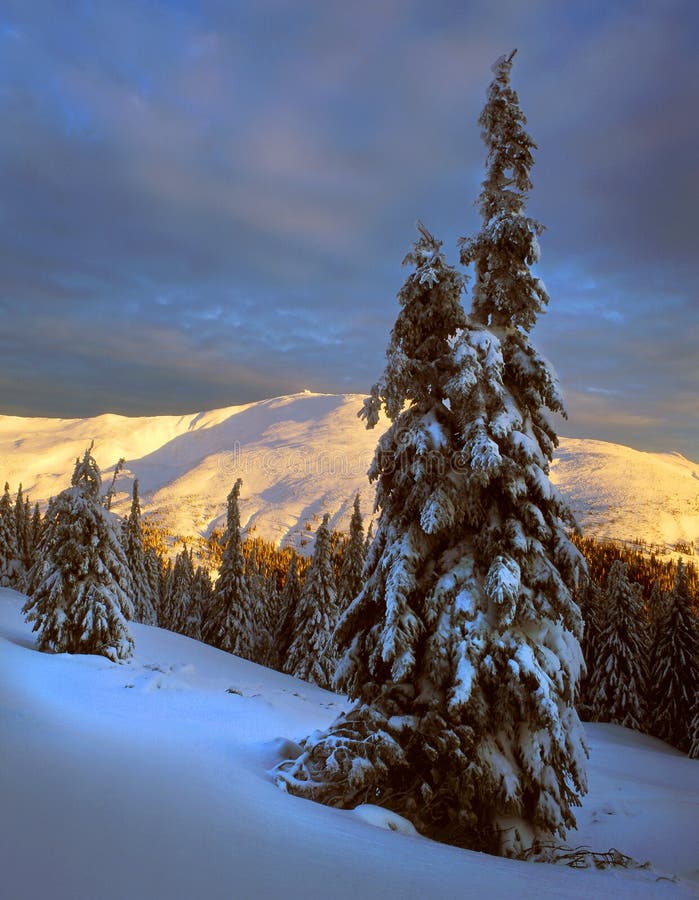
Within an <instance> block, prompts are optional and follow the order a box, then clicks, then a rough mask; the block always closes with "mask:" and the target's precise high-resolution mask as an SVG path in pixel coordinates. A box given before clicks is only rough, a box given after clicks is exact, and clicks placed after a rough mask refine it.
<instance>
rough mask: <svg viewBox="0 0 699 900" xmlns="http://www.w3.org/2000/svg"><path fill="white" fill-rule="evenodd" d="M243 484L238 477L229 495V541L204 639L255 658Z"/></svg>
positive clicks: (241, 654)
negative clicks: (240, 502) (242, 517)
mask: <svg viewBox="0 0 699 900" xmlns="http://www.w3.org/2000/svg"><path fill="white" fill-rule="evenodd" d="M242 484H243V482H242V479H240V478H239V479H238V480H237V481H236V483H235V484H234V485H233V488H232V490H231V492H230V494H229V495H228V517H227V527H226V543H225V546H224V548H223V555H222V557H221V569H220V573H219V577H218V580H217V581H216V585H215V587H214V595H213V598H212V601H211V606H210V609H209V614H208V618H207V620H206V623H205V627H204V640H205V641H207V642H208V643H209V644H213V645H214V647H218V648H219V649H221V650H227V651H228V652H229V653H235V654H236V655H237V656H242V657H244V658H245V659H254V657H255V643H256V639H257V624H256V622H255V611H256V606H257V603H256V598H255V596H254V593H253V591H252V590H251V587H250V584H249V581H248V577H247V574H246V566H245V556H244V554H243V541H242V537H241V530H240V508H239V506H238V500H239V497H240V488H241V487H242Z"/></svg>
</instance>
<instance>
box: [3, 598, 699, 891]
mask: <svg viewBox="0 0 699 900" xmlns="http://www.w3.org/2000/svg"><path fill="white" fill-rule="evenodd" d="M22 600H23V598H22V597H21V596H20V595H19V594H16V593H14V592H12V591H9V590H4V589H0V896H2V897H3V898H7V900H39V898H45V897H51V898H52V900H140V898H143V900H161V898H162V900H177V898H188V900H192V898H197V900H199V898H201V900H209V898H219V897H220V898H224V897H225V898H226V900H231V898H236V900H237V898H243V900H246V898H297V897H298V898H304V900H313V898H344V897H347V898H350V897H351V898H353V900H355V898H357V897H362V898H363V900H373V898H401V900H405V898H413V897H414V898H421V900H424V898H430V900H431V898H442V897H444V898H447V897H449V898H451V897H465V896H469V897H507V898H510V900H511V898H512V897H537V898H540V897H555V898H566V897H580V898H597V897H612V896H613V897H616V898H622V897H634V898H637V897H638V898H640V897H691V896H699V827H698V826H699V762H696V761H693V760H689V759H687V758H686V757H685V756H683V755H682V754H680V753H678V752H677V751H675V750H673V749H671V748H670V747H668V746H667V745H665V744H662V743H660V742H659V741H656V740H653V739H652V738H647V737H643V736H640V735H638V734H635V733H633V732H630V731H627V730H625V729H622V728H618V727H616V726H609V725H606V726H605V725H591V726H588V739H589V743H590V751H591V758H590V764H589V776H590V793H589V795H588V796H587V798H586V799H585V804H584V807H583V809H582V810H581V811H580V812H579V814H578V815H579V822H580V827H579V829H578V832H577V833H575V834H571V835H570V836H569V843H570V844H571V845H578V844H587V845H589V846H590V847H591V848H593V849H595V850H607V849H609V848H610V847H616V848H618V849H619V850H621V851H622V852H624V853H627V854H630V855H632V856H633V857H635V858H636V859H638V860H642V861H643V860H650V862H651V868H650V869H646V870H634V871H632V870H607V871H596V870H573V869H569V868H565V867H559V866H551V865H542V864H536V863H517V862H512V861H509V860H503V859H498V858H494V857H489V856H486V855H483V854H478V853H470V852H466V851H462V850H458V849H455V848H452V847H447V846H444V845H441V844H437V843H434V842H432V841H429V840H426V839H424V838H421V837H418V836H412V835H409V834H403V833H401V832H400V830H392V829H391V827H390V824H389V822H390V820H391V817H390V815H386V814H384V813H383V812H382V811H380V810H376V809H375V808H365V809H364V810H360V811H354V812H350V811H340V810H335V809H329V808H326V807H323V806H319V805H317V804H313V803H310V802H307V801H304V800H300V799H298V798H294V797H290V796H287V795H285V794H283V793H282V792H281V791H279V790H278V789H277V788H276V787H275V786H274V785H273V784H272V782H271V779H270V777H269V775H268V770H269V768H270V767H271V766H272V765H273V764H274V763H275V762H276V761H277V759H278V758H279V753H280V749H281V742H280V737H282V738H291V739H294V738H300V737H302V736H305V735H306V734H308V733H309V732H310V731H311V730H313V729H314V728H319V727H322V726H324V725H326V724H327V723H329V722H330V720H331V719H332V718H333V717H334V716H335V714H336V713H337V712H338V710H339V709H340V708H341V707H342V705H343V700H342V698H340V697H337V696H335V695H334V694H331V693H328V692H326V691H322V690H320V689H318V688H315V687H313V686H311V685H307V684H305V683H303V682H301V681H298V680H296V679H293V678H289V677H287V676H284V675H280V674H278V673H276V672H271V671H269V670H267V669H264V668H262V667H260V666H257V665H254V664H252V663H248V662H245V661H242V660H240V659H237V658H236V657H233V656H230V655H228V654H225V653H222V652H220V651H218V650H215V649H213V648H211V647H208V646H206V645H204V644H200V643H197V642H195V641H191V640H189V639H187V638H184V637H181V636H179V635H174V634H170V633H169V632H167V631H161V630H160V629H157V628H150V627H148V626H144V625H132V630H133V634H134V638H135V642H136V656H135V658H134V659H133V660H132V661H130V662H129V663H128V664H125V665H114V664H112V663H110V662H109V661H108V660H106V659H103V658H101V657H88V656H68V655H47V654H42V653H38V652H37V651H36V650H35V649H34V648H33V639H32V635H31V632H30V630H29V628H28V627H27V626H26V624H25V623H24V621H23V619H22V616H21V613H20V607H21V603H22ZM376 823H379V826H383V827H377V824H376ZM398 826H400V823H398Z"/></svg>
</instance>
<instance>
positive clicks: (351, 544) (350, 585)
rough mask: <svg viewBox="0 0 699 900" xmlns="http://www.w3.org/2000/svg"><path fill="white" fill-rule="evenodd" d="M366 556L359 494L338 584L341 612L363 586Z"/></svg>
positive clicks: (355, 500) (355, 502)
mask: <svg viewBox="0 0 699 900" xmlns="http://www.w3.org/2000/svg"><path fill="white" fill-rule="evenodd" d="M365 558H366V552H365V549H364V520H363V519H362V513H361V510H360V508H359V494H357V495H356V497H355V498H354V507H353V511H352V518H351V520H350V532H349V541H348V542H347V546H346V547H345V551H344V554H343V557H342V568H341V569H340V579H339V582H338V586H337V597H338V605H339V608H340V612H341V613H342V612H344V611H345V610H346V609H347V607H348V606H349V605H350V603H351V602H352V600H354V598H355V597H356V596H357V595H358V594H359V592H360V590H361V588H362V572H363V571H364V560H365Z"/></svg>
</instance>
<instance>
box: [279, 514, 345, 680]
mask: <svg viewBox="0 0 699 900" xmlns="http://www.w3.org/2000/svg"><path fill="white" fill-rule="evenodd" d="M329 520H330V516H329V515H328V514H327V513H326V514H325V516H324V517H323V521H322V523H321V524H320V526H319V527H318V531H317V532H316V539H315V546H314V548H313V558H312V560H311V565H310V567H309V569H308V571H307V572H306V580H305V581H304V585H303V589H302V590H301V596H300V598H299V602H298V604H297V606H296V609H295V611H294V615H293V620H292V622H293V627H292V631H293V638H292V640H291V644H290V646H289V650H288V652H287V656H286V663H285V671H286V672H288V673H289V674H290V675H295V676H296V677H297V678H303V679H304V680H305V681H311V682H313V683H314V684H317V685H319V686H320V687H329V685H330V684H331V681H332V678H333V675H334V674H335V668H336V665H337V658H336V656H335V653H334V647H333V642H332V635H333V631H334V629H335V625H336V623H337V615H338V607H337V587H336V585H335V573H334V571H333V564H332V559H331V556H330V527H329V524H328V523H329Z"/></svg>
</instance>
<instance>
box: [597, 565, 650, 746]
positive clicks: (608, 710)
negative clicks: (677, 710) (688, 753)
mask: <svg viewBox="0 0 699 900" xmlns="http://www.w3.org/2000/svg"><path fill="white" fill-rule="evenodd" d="M604 607H605V624H604V627H603V628H602V633H601V635H600V645H599V646H600V649H599V655H598V658H597V661H596V664H595V667H594V668H593V670H592V672H591V675H590V702H591V704H592V709H593V715H594V719H595V720H596V721H598V722H613V723H615V724H617V725H624V726H625V727H626V728H634V729H636V731H642V730H643V726H644V723H645V712H646V705H645V695H646V680H647V676H646V653H647V649H648V648H647V635H646V629H645V623H644V620H643V598H642V596H641V588H640V585H638V584H635V583H632V582H631V581H629V579H628V577H627V568H626V563H625V562H622V561H621V560H619V559H618V560H615V562H614V563H612V565H611V567H610V569H609V573H608V575H607V582H606V585H605V592H604Z"/></svg>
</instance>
